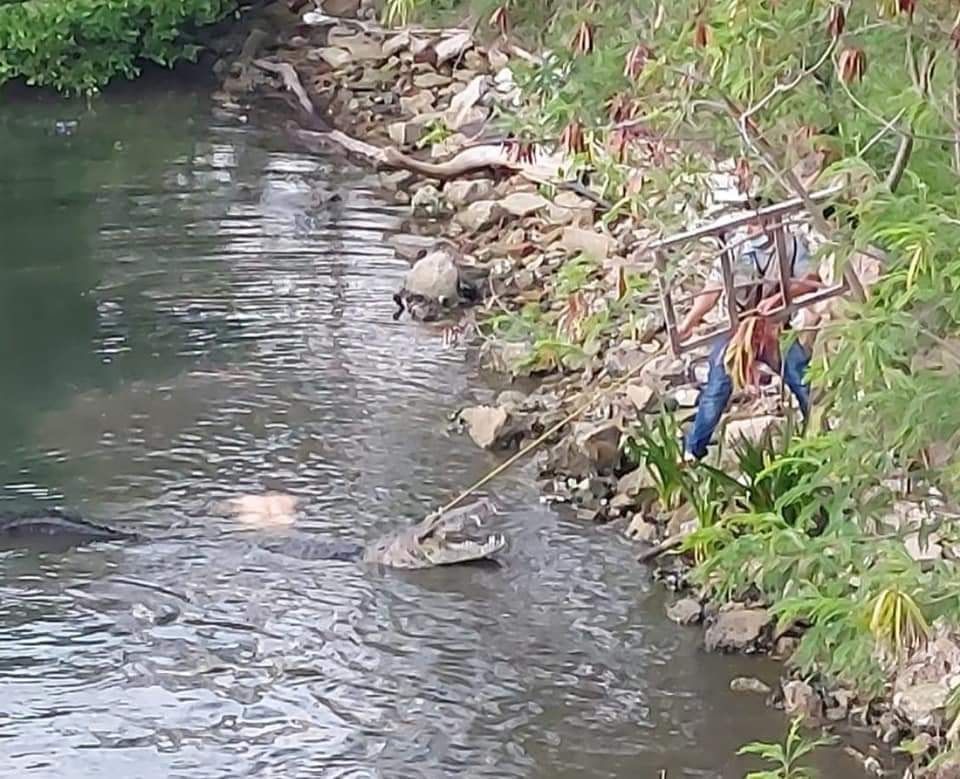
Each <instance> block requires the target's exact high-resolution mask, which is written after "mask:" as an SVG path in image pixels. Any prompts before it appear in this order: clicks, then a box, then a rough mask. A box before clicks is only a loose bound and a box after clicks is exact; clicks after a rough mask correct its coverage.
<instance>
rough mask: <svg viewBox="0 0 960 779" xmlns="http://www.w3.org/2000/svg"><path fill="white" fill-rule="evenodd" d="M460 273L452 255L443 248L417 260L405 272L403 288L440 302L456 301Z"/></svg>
mask: <svg viewBox="0 0 960 779" xmlns="http://www.w3.org/2000/svg"><path fill="white" fill-rule="evenodd" d="M459 279H460V273H459V271H458V270H457V265H456V263H455V262H454V261H453V257H451V256H450V253H449V252H448V251H446V250H445V249H438V250H437V251H433V252H430V254H428V255H427V256H426V257H423V258H422V259H419V260H417V262H416V263H415V264H414V266H413V267H412V268H411V269H410V270H409V271H408V272H407V275H406V278H405V279H404V282H403V287H404V289H406V290H408V291H409V292H413V293H414V294H417V295H422V296H423V297H425V298H429V299H431V300H436V301H438V302H440V303H442V304H450V303H454V302H456V300H457V298H458V297H459V293H458V282H459Z"/></svg>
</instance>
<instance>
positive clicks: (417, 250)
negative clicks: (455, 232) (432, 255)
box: [387, 233, 437, 260]
mask: <svg viewBox="0 0 960 779" xmlns="http://www.w3.org/2000/svg"><path fill="white" fill-rule="evenodd" d="M387 242H388V243H389V244H390V245H391V246H392V247H393V250H394V251H395V252H396V253H397V256H398V257H403V259H405V260H416V259H419V258H420V257H421V256H425V254H426V252H429V251H430V250H431V249H432V248H433V247H434V246H435V245H436V243H437V239H436V238H432V237H431V236H429V235H410V234H408V233H397V234H396V235H392V236H390V238H388V239H387Z"/></svg>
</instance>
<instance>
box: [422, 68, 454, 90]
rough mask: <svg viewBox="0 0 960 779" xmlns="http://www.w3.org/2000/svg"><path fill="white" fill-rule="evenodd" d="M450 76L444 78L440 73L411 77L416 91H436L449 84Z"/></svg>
mask: <svg viewBox="0 0 960 779" xmlns="http://www.w3.org/2000/svg"><path fill="white" fill-rule="evenodd" d="M451 80H452V79H451V78H450V76H444V75H443V74H441V73H434V72H432V71H431V72H428V73H418V74H417V75H416V76H414V77H413V85H414V86H415V87H417V88H418V89H437V88H438V87H445V86H447V85H448V84H449V83H450V82H451Z"/></svg>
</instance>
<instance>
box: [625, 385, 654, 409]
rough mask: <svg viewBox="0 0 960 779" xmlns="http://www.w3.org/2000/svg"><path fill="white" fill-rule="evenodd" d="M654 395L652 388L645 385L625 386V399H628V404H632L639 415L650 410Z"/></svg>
mask: <svg viewBox="0 0 960 779" xmlns="http://www.w3.org/2000/svg"><path fill="white" fill-rule="evenodd" d="M656 394H657V393H656V391H654V389H653V387H648V386H647V385H646V384H628V385H627V397H628V398H630V402H631V403H633V405H634V406H635V407H636V409H637V411H640V412H641V413H642V412H645V411H649V410H650V408H651V406H652V405H653V404H652V401H653V399H654V398H655V397H656Z"/></svg>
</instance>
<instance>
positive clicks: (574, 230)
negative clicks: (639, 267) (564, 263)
mask: <svg viewBox="0 0 960 779" xmlns="http://www.w3.org/2000/svg"><path fill="white" fill-rule="evenodd" d="M560 244H561V246H563V248H564V249H566V250H567V252H569V253H570V254H575V253H577V252H582V253H583V254H585V255H587V256H588V257H591V258H593V259H595V260H605V259H607V258H608V257H610V256H611V255H612V254H613V253H614V252H615V251H616V248H617V241H616V239H615V238H613V237H612V236H609V235H604V234H603V233H598V232H596V231H594V230H585V229H583V228H582V227H574V226H570V227H565V228H564V230H563V235H562V236H561V237H560Z"/></svg>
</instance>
